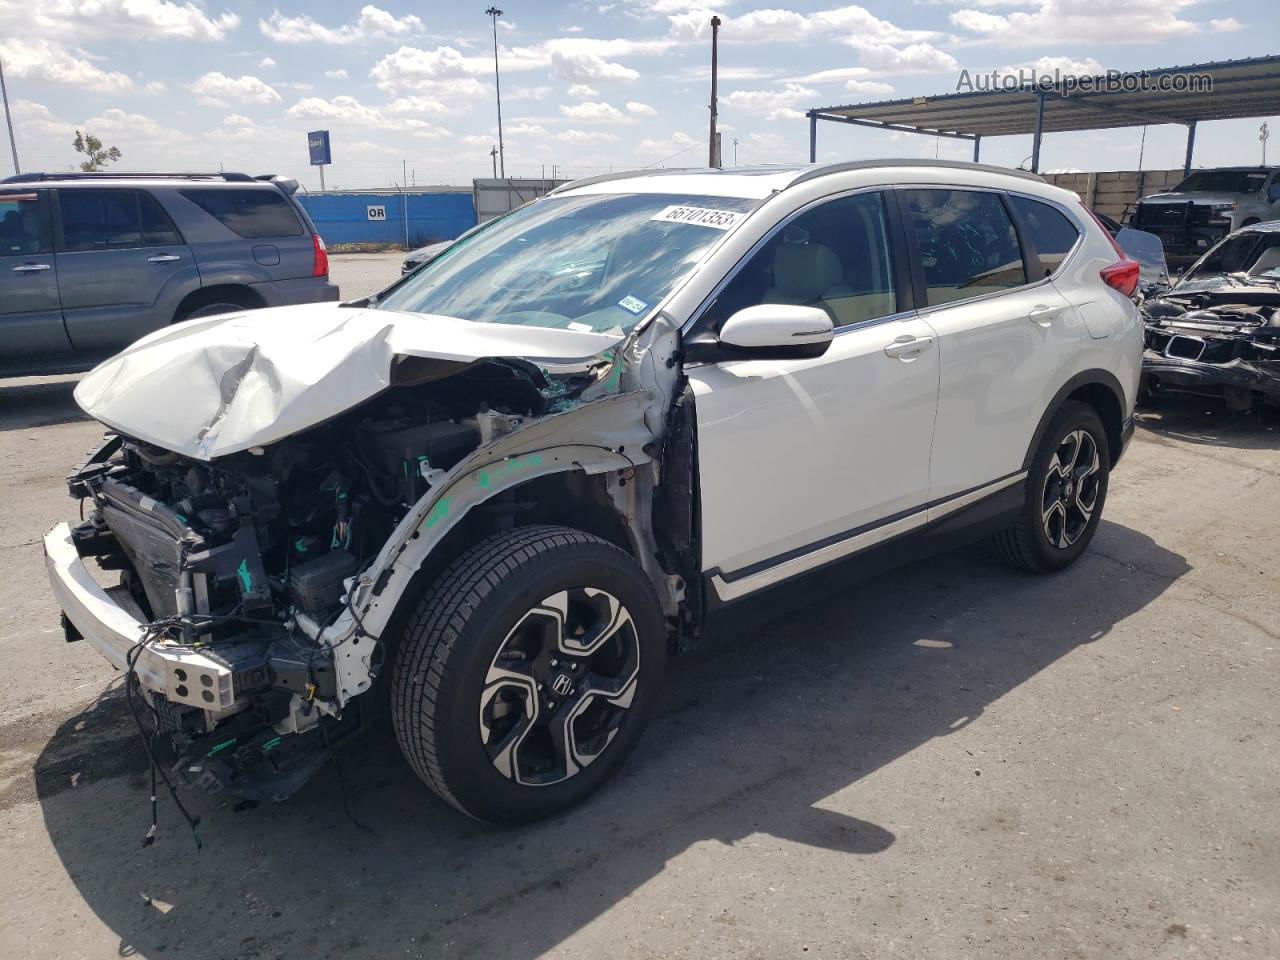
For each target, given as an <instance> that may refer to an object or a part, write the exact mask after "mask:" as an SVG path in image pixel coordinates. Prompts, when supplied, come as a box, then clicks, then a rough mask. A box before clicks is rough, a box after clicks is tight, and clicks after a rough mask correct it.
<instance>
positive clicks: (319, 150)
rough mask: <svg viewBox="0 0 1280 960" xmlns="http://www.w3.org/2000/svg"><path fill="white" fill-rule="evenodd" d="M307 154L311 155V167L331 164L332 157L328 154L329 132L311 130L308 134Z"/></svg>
mask: <svg viewBox="0 0 1280 960" xmlns="http://www.w3.org/2000/svg"><path fill="white" fill-rule="evenodd" d="M307 152H308V153H310V154H311V165H312V166H313V167H319V166H323V165H324V164H326V163H333V157H332V155H331V154H330V153H329V131H328V130H313V131H312V132H311V133H308V134H307Z"/></svg>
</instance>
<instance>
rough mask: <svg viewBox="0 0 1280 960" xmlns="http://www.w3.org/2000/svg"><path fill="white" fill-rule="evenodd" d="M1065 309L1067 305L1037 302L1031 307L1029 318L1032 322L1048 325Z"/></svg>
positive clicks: (1043, 325)
mask: <svg viewBox="0 0 1280 960" xmlns="http://www.w3.org/2000/svg"><path fill="white" fill-rule="evenodd" d="M1065 309H1066V307H1050V306H1048V305H1046V304H1043V303H1037V304H1036V305H1035V306H1034V307H1032V308H1031V312H1030V313H1028V314H1027V319H1028V320H1030V321H1031V322H1032V323H1038V324H1039V325H1040V326H1042V327H1047V326H1048V325H1049V323H1050V321H1051V320H1053V318H1054V317H1056V316H1057V315H1058V314H1060V313H1061V312H1062V311H1063V310H1065Z"/></svg>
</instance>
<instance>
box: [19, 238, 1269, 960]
mask: <svg viewBox="0 0 1280 960" xmlns="http://www.w3.org/2000/svg"><path fill="white" fill-rule="evenodd" d="M399 259H400V258H399V256H398V255H376V256H335V257H334V258H333V274H334V276H335V277H336V278H337V279H338V280H339V282H340V283H341V284H342V286H343V291H344V295H347V296H356V295H359V294H361V293H364V292H368V291H369V290H371V289H375V288H377V287H378V286H380V285H381V284H382V283H383V282H386V281H387V280H390V279H392V278H394V276H395V275H396V273H397V272H398V263H399ZM73 383H74V380H73V379H71V378H60V379H52V380H45V381H0V481H2V483H3V490H4V496H3V497H2V498H0V563H2V564H3V566H2V568H0V569H2V570H3V573H4V577H3V580H2V581H0V678H3V679H4V681H5V688H6V689H8V690H10V692H11V695H10V696H9V697H7V698H6V699H5V700H4V701H3V702H0V863H3V864H4V865H5V868H6V869H4V870H3V871H2V872H0V931H3V934H2V935H0V957H4V958H7V957H23V958H27V957H41V958H44V957H77V958H78V957H114V956H140V957H150V958H154V957H160V956H179V957H183V958H204V957H210V958H231V957H243V958H257V957H288V958H292V957H309V958H328V957H333V958H337V957H379V958H383V957H392V956H406V957H463V956H487V957H532V956H537V955H541V954H549V955H553V956H557V957H582V958H597V957H601V956H607V957H614V958H617V957H624V958H631V957H634V958H650V957H699V958H702V957H751V958H755V957H759V958H765V957H767V958H775V957H787V956H794V957H806V958H808V957H834V958H860V957H865V958H875V960H879V958H917V957H918V958H926V957H927V958H930V960H939V958H946V960H949V958H975V960H977V958H982V960H990V958H1011V960H1012V958H1017V960H1051V958H1077V957H1080V958H1105V960H1115V958H1128V957H1134V958H1139V957H1156V958H1165V957H1204V958H1214V960H1221V958H1231V960H1235V958H1259V960H1273V958H1275V957H1277V956H1280V929H1278V925H1280V817H1277V809H1278V803H1277V801H1280V722H1278V719H1277V718H1278V713H1277V707H1276V702H1277V698H1276V694H1275V688H1276V679H1277V676H1280V671H1278V670H1277V666H1278V664H1277V661H1278V660H1280V650H1278V648H1280V626H1278V625H1280V592H1278V591H1277V573H1276V571H1277V561H1278V560H1280V482H1278V481H1280V426H1278V425H1277V424H1276V422H1275V421H1274V420H1272V421H1270V422H1266V423H1260V422H1258V421H1256V420H1251V419H1247V418H1246V419H1228V418H1227V417H1226V416H1225V415H1224V414H1223V412H1222V410H1221V408H1219V407H1216V406H1214V405H1212V404H1204V403H1171V404H1168V405H1163V406H1161V407H1159V408H1157V409H1155V410H1153V411H1149V412H1147V413H1145V414H1144V415H1143V417H1142V422H1141V426H1140V429H1139V430H1138V433H1137V435H1136V437H1135V439H1134V442H1133V444H1132V445H1131V447H1130V449H1129V452H1128V454H1127V456H1126V458H1125V460H1124V461H1123V462H1122V464H1121V465H1120V468H1119V470H1118V472H1117V473H1116V475H1115V477H1114V480H1113V485H1112V489H1111V496H1110V500H1109V502H1108V504H1107V509H1106V518H1105V519H1104V521H1103V524H1102V527H1101V529H1100V531H1099V535H1098V538H1097V540H1096V541H1095V542H1094V545H1093V547H1092V549H1091V550H1090V551H1089V552H1088V553H1087V554H1086V555H1085V557H1084V558H1083V559H1082V560H1081V562H1080V563H1078V564H1077V565H1076V566H1075V567H1073V568H1072V569H1071V570H1068V571H1066V572H1065V573H1062V574H1059V575H1057V576H1054V577H1049V578H1037V577H1030V576H1026V575H1020V574H1017V573H1014V572H1011V571H1008V570H1006V569H1004V568H1002V567H1000V566H997V565H995V564H993V563H991V562H988V561H987V560H986V559H985V558H984V557H983V556H982V554H980V553H979V552H977V551H967V552H963V553H958V554H954V555H951V556H945V557H940V558H936V559H934V560H931V561H929V562H927V563H922V564H918V565H916V566H914V567H910V568H907V569H905V570H901V571H897V572H894V573H892V574H889V575H887V576H885V577H883V578H881V579H879V580H877V581H874V582H871V583H864V584H860V585H858V586H856V587H854V588H851V589H848V590H845V591H843V592H842V593H841V594H840V595H839V596H838V597H837V598H835V599H833V600H831V601H830V602H828V603H826V604H822V605H815V606H812V607H810V608H809V609H807V610H805V611H802V612H800V613H798V614H796V615H794V616H792V617H790V618H788V619H786V620H783V621H778V622H774V623H770V624H764V625H761V626H760V627H759V628H758V629H757V630H756V631H755V632H753V633H751V634H748V635H745V636H742V637H740V638H738V639H737V641H736V642H735V643H732V644H729V643H725V644H721V645H719V646H717V648H715V649H712V650H708V651H705V652H702V653H699V654H698V655H696V656H693V657H689V658H685V659H681V660H677V661H676V662H675V663H674V664H673V665H672V667H671V669H670V671H669V677H668V683H667V687H666V693H665V699H664V704H663V706H662V708H661V710H660V712H659V716H658V717H657V718H656V720H655V722H654V724H653V726H652V727H651V728H650V730H649V732H648V734H647V735H646V737H645V739H644V741H643V742H642V744H641V747H640V749H639V750H638V751H637V753H636V754H635V756H634V757H633V759H632V761H631V763H630V764H629V765H628V766H627V767H626V768H625V770H624V772H623V775H622V776H621V777H620V778H619V779H618V780H616V781H615V782H614V783H613V784H612V785H611V786H610V787H609V788H607V789H606V790H605V791H604V792H603V793H601V794H600V795H598V797H597V798H596V799H594V800H593V801H592V802H590V803H588V804H587V805H586V806H585V807H583V808H581V809H579V810H578V811H576V812H574V813H573V814H571V815H569V816H566V817H564V818H561V819H559V820H555V821H552V822H548V823H545V824H542V825H539V826H536V827H533V828H529V829H524V830H497V829H491V828H488V827H485V826H481V825H478V824H476V823H473V822H471V821H468V820H465V819H463V818H462V817H461V816H460V815H459V814H457V813H455V812H454V811H453V810H452V809H451V808H448V807H446V806H445V805H444V804H443V803H440V802H438V801H436V800H435V799H434V798H433V797H432V796H431V794H429V793H428V792H427V790H426V789H425V788H424V787H422V786H421V785H420V784H419V783H418V782H417V781H416V780H415V778H414V777H413V775H412V774H411V773H410V772H409V771H408V769H407V768H406V766H405V765H404V764H403V763H402V762H401V761H400V760H399V758H398V756H397V754H396V749H395V745H394V743H393V742H392V741H391V740H390V739H389V738H388V737H386V736H384V735H375V736H374V737H372V738H371V739H370V740H366V741H364V742H363V743H362V744H361V745H360V746H359V747H358V748H357V749H355V750H350V751H348V752H347V753H346V755H345V756H344V757H343V759H342V770H343V772H344V773H345V779H346V783H347V785H348V789H349V794H350V802H351V807H352V810H353V812H354V814H355V816H356V817H357V818H358V819H359V820H360V821H361V823H362V824H363V825H364V826H365V827H366V828H367V830H366V829H361V828H360V827H357V826H356V825H354V824H353V823H352V821H351V819H349V818H348V816H347V815H346V814H345V813H344V812H343V804H342V793H341V791H340V788H339V781H338V778H337V774H336V771H335V770H334V769H333V768H332V767H330V768H329V769H328V770H326V771H323V772H322V773H321V775H320V776H318V777H317V778H316V779H315V780H314V781H313V782H312V783H311V784H309V785H308V786H307V787H306V788H305V789H304V790H303V791H302V792H301V793H300V794H299V795H298V796H296V797H295V798H294V799H293V800H291V801H289V802H288V803H285V804H282V805H278V806H274V807H259V808H257V809H253V810H248V811H243V812H239V813H237V812H234V811H233V809H232V804H231V803H230V802H228V801H226V800H223V799H219V798H217V797H211V796H205V795H200V794H189V795H188V801H189V803H190V805H191V806H192V807H193V809H194V810H195V811H196V812H197V813H198V814H199V815H200V816H201V817H202V818H203V825H202V832H203V834H204V838H205V849H204V850H203V851H200V852H198V853H197V852H196V851H195V849H194V848H193V843H192V839H191V836H190V834H189V833H188V832H187V831H186V830H185V828H183V827H182V826H181V823H180V820H179V819H178V817H177V815H176V813H175V812H174V811H173V810H172V808H171V806H170V805H169V803H168V801H167V800H162V807H161V832H160V836H159V840H158V841H157V843H156V844H155V845H154V846H152V847H149V848H146V849H143V848H142V847H140V845H139V841H140V839H141V837H142V835H143V833H144V832H145V831H146V828H147V823H148V818H149V813H148V809H147V806H148V805H147V787H148V778H147V775H146V766H145V762H144V757H143V753H142V748H141V744H140V742H139V740H138V737H137V736H136V734H135V733H133V728H132V726H131V725H130V721H129V717H128V714H127V712H126V711H125V708H124V704H123V695H122V693H121V683H120V680H119V677H118V676H116V675H113V674H112V672H111V671H110V669H109V668H108V667H107V666H106V664H105V662H103V661H102V660H101V659H100V658H99V657H98V656H97V655H96V654H95V653H94V652H93V650H92V649H90V648H89V647H88V646H87V644H83V643H81V644H74V645H66V644H64V643H63V642H62V638H61V631H60V629H59V627H58V620H57V611H56V609H55V607H54V604H53V601H52V597H51V595H50V592H49V589H48V586H47V585H46V582H45V576H44V569H43V564H42V559H41V552H40V547H39V538H40V536H41V534H42V533H43V532H44V530H45V529H46V528H47V527H48V526H49V525H50V524H51V523H52V522H54V521H55V520H58V519H62V518H66V517H68V516H70V515H71V514H72V513H73V512H74V504H73V503H72V502H71V501H70V500H68V499H67V498H66V494H65V488H64V486H63V481H62V478H63V476H64V475H65V474H66V472H67V470H68V468H69V467H70V466H71V464H72V463H73V462H74V461H75V460H76V459H77V457H78V456H79V455H80V454H81V453H83V451H84V450H86V449H87V448H89V447H90V446H91V445H92V443H93V442H94V440H95V438H96V437H97V435H98V433H99V430H98V429H97V428H96V427H95V426H94V424H93V423H91V422H88V421H86V420H84V419H83V418H81V417H80V416H79V415H78V412H77V410H76V408H75V406H74V404H73V403H72V401H71V397H70V391H71V386H72V385H73Z"/></svg>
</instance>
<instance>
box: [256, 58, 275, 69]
mask: <svg viewBox="0 0 1280 960" xmlns="http://www.w3.org/2000/svg"><path fill="white" fill-rule="evenodd" d="M275 65H276V62H275V61H274V60H272V59H271V58H270V57H263V58H262V59H261V60H259V61H258V66H260V67H274V66H275Z"/></svg>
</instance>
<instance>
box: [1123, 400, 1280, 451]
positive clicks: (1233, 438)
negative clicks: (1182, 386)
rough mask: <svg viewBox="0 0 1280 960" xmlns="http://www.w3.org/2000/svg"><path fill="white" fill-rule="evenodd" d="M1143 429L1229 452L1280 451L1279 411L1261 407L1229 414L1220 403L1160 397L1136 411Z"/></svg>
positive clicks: (1223, 404) (1173, 438)
mask: <svg viewBox="0 0 1280 960" xmlns="http://www.w3.org/2000/svg"><path fill="white" fill-rule="evenodd" d="M1138 423H1139V425H1140V426H1142V427H1143V428H1144V429H1147V430H1150V431H1151V432H1152V433H1155V434H1158V435H1160V436H1162V437H1168V438H1169V439H1171V440H1180V441H1183V442H1184V443H1194V444H1199V445H1202V446H1209V447H1224V448H1227V449H1232V450H1275V449H1277V448H1280V411H1277V410H1273V409H1267V408H1265V407H1263V408H1260V409H1257V410H1254V411H1253V412H1251V413H1231V412H1230V411H1229V410H1227V407H1226V404H1225V403H1223V402H1222V400H1219V399H1216V398H1213V397H1192V396H1185V395H1176V394H1175V395H1170V396H1162V397H1160V398H1158V399H1156V400H1154V401H1149V402H1147V403H1145V404H1143V406H1141V407H1139V409H1138Z"/></svg>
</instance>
